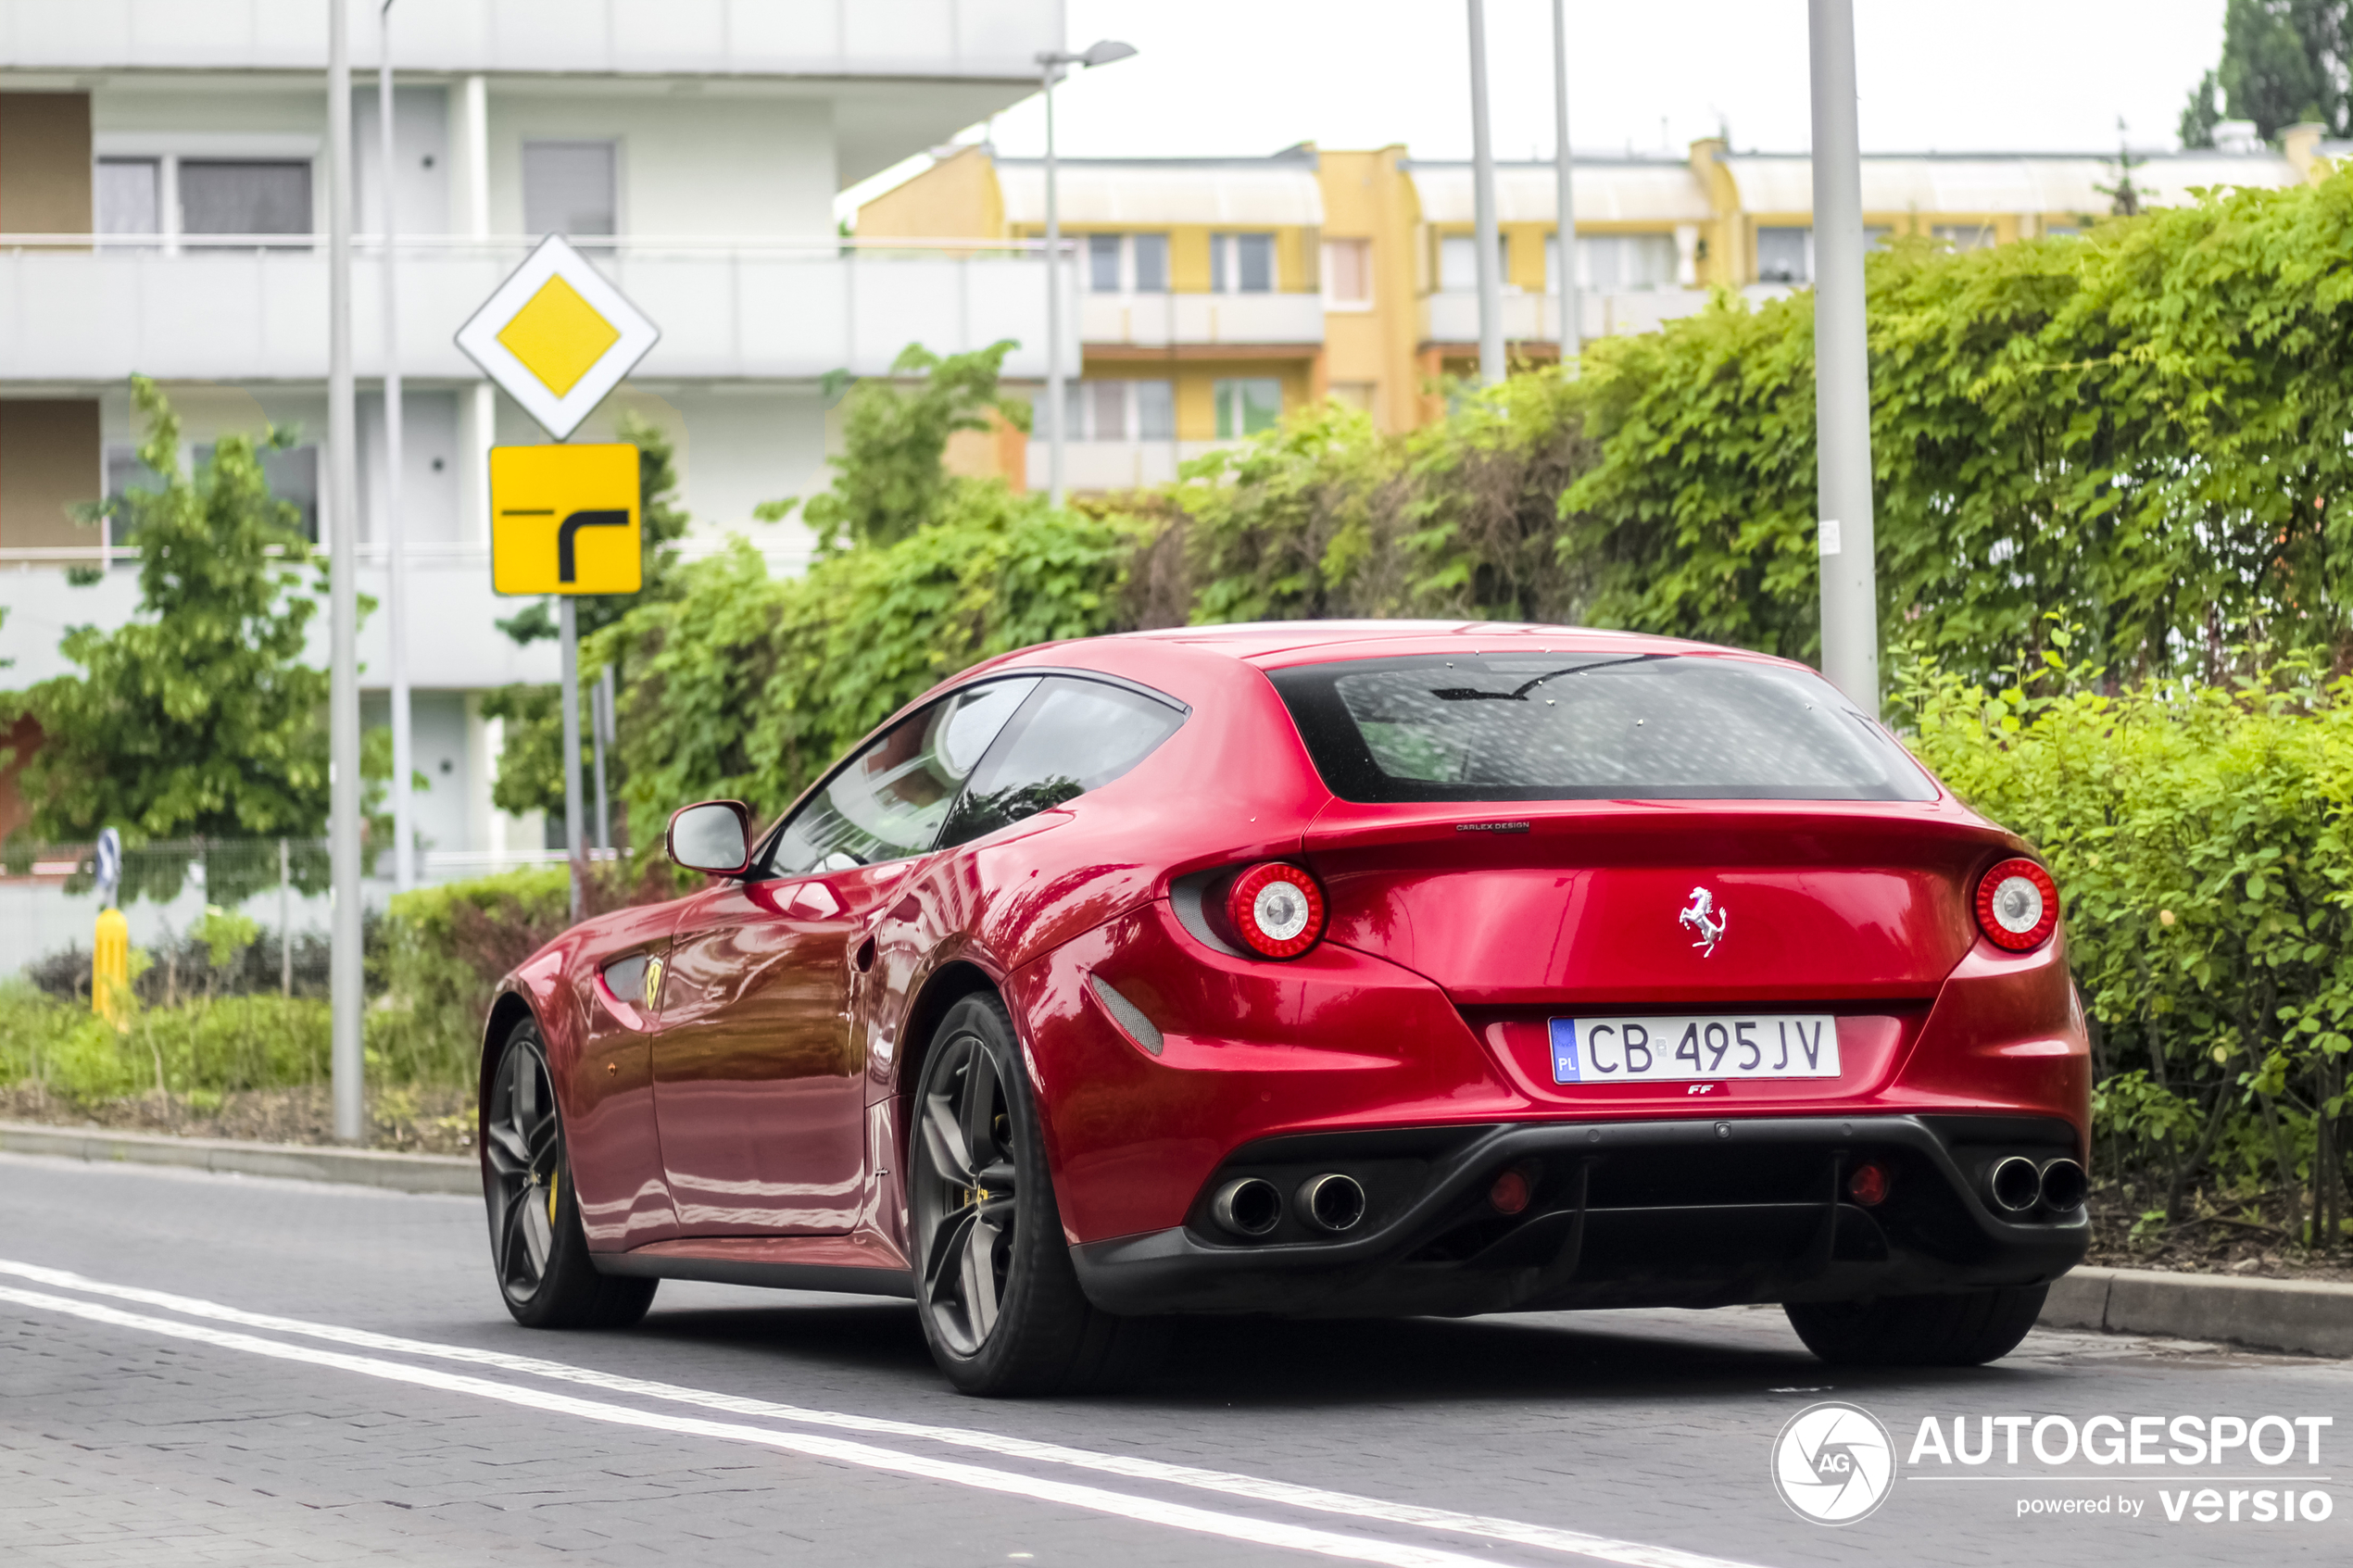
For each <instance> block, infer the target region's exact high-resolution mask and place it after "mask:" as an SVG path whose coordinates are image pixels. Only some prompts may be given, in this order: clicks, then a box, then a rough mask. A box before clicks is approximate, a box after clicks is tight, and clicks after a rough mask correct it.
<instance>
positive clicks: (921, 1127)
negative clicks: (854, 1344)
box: [912, 1035, 1019, 1356]
mask: <svg viewBox="0 0 2353 1568" xmlns="http://www.w3.org/2000/svg"><path fill="white" fill-rule="evenodd" d="M916 1114H917V1117H918V1119H919V1120H918V1125H917V1127H916V1129H915V1165H916V1169H915V1190H914V1193H913V1195H912V1196H913V1198H914V1210H915V1245H916V1256H917V1257H919V1258H920V1259H921V1260H922V1263H923V1283H922V1291H923V1301H924V1307H925V1311H926V1313H927V1315H928V1316H929V1317H930V1319H931V1322H932V1324H933V1326H934V1328H935V1329H936V1330H937V1332H938V1334H939V1336H940V1337H941V1338H942V1339H943V1340H945V1341H946V1342H947V1344H948V1348H950V1349H951V1350H953V1351H954V1352H955V1353H956V1354H958V1355H960V1356H970V1355H973V1354H975V1353H976V1352H977V1351H978V1350H979V1349H980V1348H981V1346H983V1345H984V1344H986V1343H988V1335H989V1331H990V1330H992V1329H994V1328H995V1327H996V1326H997V1318H998V1314H999V1313H1000V1311H1002V1309H1003V1306H1004V1299H1005V1290H1006V1286H1007V1283H1008V1280H1009V1276H1010V1274H1011V1272H1012V1268H1013V1226H1014V1223H1015V1218H1016V1215H1017V1212H1018V1210H1019V1204H1018V1201H1017V1199H1016V1198H1015V1196H1014V1184H1015V1181H1016V1179H1017V1176H1016V1165H1017V1161H1016V1160H1015V1159H1014V1149H1013V1116H1012V1113H1011V1110H1010V1108H1009V1107H1008V1105H1007V1103H1006V1099H1005V1086H1004V1083H1003V1081H1002V1079H1001V1077H1000V1074H999V1070H998V1065H997V1060H996V1058H995V1057H994V1056H993V1055H992V1054H991V1053H990V1051H989V1049H988V1046H987V1044H986V1043H984V1042H983V1041H982V1040H981V1039H980V1038H979V1037H978V1036H976V1035H958V1036H957V1037H956V1038H954V1039H952V1040H950V1041H949V1042H948V1043H947V1045H946V1046H945V1047H942V1048H941V1051H940V1054H939V1055H938V1056H937V1057H936V1058H934V1059H933V1063H932V1068H931V1071H930V1072H928V1073H925V1086H924V1093H923V1097H922V1099H921V1101H920V1103H919V1104H918V1106H917V1108H916Z"/></svg>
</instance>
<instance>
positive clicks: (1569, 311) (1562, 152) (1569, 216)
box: [1553, 0, 1584, 365]
mask: <svg viewBox="0 0 2353 1568" xmlns="http://www.w3.org/2000/svg"><path fill="white" fill-rule="evenodd" d="M1553 163H1554V169H1553V178H1554V181H1555V182H1557V184H1558V185H1559V187H1560V196H1559V207H1560V211H1559V214H1558V225H1559V230H1560V232H1559V236H1558V238H1556V239H1555V240H1554V245H1558V246H1559V247H1560V262H1559V265H1560V270H1561V277H1560V283H1561V287H1560V295H1561V363H1562V364H1564V365H1566V364H1567V363H1568V362H1569V361H1570V360H1571V359H1574V358H1577V356H1578V355H1579V353H1581V352H1582V351H1583V349H1584V344H1583V342H1582V341H1581V338H1582V335H1583V328H1584V323H1583V322H1582V321H1580V320H1578V314H1579V311H1578V296H1577V193H1576V191H1575V190H1574V189H1573V188H1572V182H1571V181H1570V179H1569V161H1568V17H1567V0H1553Z"/></svg>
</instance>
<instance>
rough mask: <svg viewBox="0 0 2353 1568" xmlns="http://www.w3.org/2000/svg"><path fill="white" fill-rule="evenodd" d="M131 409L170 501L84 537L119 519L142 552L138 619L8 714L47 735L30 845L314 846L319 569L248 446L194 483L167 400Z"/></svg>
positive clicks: (319, 754) (321, 697)
mask: <svg viewBox="0 0 2353 1568" xmlns="http://www.w3.org/2000/svg"><path fill="white" fill-rule="evenodd" d="M132 401H133V402H134V404H135V405H136V406H137V408H138V410H139V412H140V413H141V415H143V416H144V417H145V420H146V424H147V438H146V441H145V444H144V445H142V446H141V447H140V449H139V457H140V459H141V460H142V461H143V462H145V464H146V465H147V467H148V468H149V469H151V470H154V472H155V473H157V475H159V476H160V477H161V486H162V487H161V488H160V489H157V490H152V491H147V490H132V491H130V492H128V493H126V494H125V495H120V496H117V497H114V498H112V499H110V500H107V501H106V502H103V503H101V504H99V505H98V506H95V507H93V508H88V511H89V516H88V517H87V518H85V520H84V521H95V519H96V517H97V516H98V515H100V514H102V513H103V514H105V515H107V516H111V517H112V518H114V519H115V520H116V521H117V524H118V528H119V530H120V534H123V535H127V536H128V537H129V538H130V539H131V540H132V543H133V544H134V545H135V546H136V547H137V548H138V551H139V612H138V614H137V616H136V618H134V619H133V620H132V621H130V622H128V623H126V624H125V625H123V626H120V627H119V628H117V629H116V630H114V631H112V632H102V631H100V630H98V629H97V628H96V627H94V626H78V627H75V628H74V629H73V630H72V631H70V632H69V633H66V636H65V638H64V640H63V642H62V643H61V644H60V645H59V646H60V650H61V651H62V652H63V653H64V655H65V657H66V658H67V659H69V660H71V661H72V662H73V663H75V664H77V665H80V666H81V667H82V673H81V674H79V675H59V676H57V677H55V678H54V679H51V680H47V681H44V682H42V683H40V684H37V685H35V686H33V687H32V688H31V690H29V691H26V692H24V693H22V694H20V695H19V696H15V697H13V698H11V699H9V701H8V706H9V713H8V715H7V716H10V717H13V715H14V714H15V713H25V712H29V713H31V715H32V717H33V719H34V720H35V721H37V722H38V723H39V724H40V726H41V731H42V735H43V737H44V738H43V742H42V746H41V749H40V750H39V751H38V752H37V753H36V754H35V755H34V757H33V758H32V759H31V761H30V762H29V763H28V764H27V765H26V767H25V771H24V775H23V782H22V788H23V789H24V792H25V794H26V796H27V797H28V798H29V799H31V801H32V802H33V803H34V804H33V810H32V819H31V832H32V834H34V836H36V837H40V838H47V839H50V840H52V841H56V840H81V839H86V838H89V837H91V836H92V835H94V834H96V833H97V831H98V829H100V828H101V827H105V826H108V825H112V826H114V827H117V828H119V829H120V830H121V832H122V834H123V836H124V838H125V839H126V840H127V841H128V842H131V843H133V844H136V843H139V842H141V841H143V840H145V839H150V838H170V837H259V836H272V837H274V836H278V835H281V834H283V835H287V836H293V837H305V838H308V837H314V836H316V835H318V834H320V833H321V830H322V829H323V827H324V825H325V822H326V816H327V734H326V731H325V728H324V726H323V725H322V723H321V716H322V714H323V712H324V709H325V707H326V702H327V675H326V672H325V671H321V670H314V669H312V668H310V667H309V666H308V665H306V664H304V663H303V662H302V654H303V644H304V634H305V632H306V629H307V628H308V625H309V623H310V618H311V617H312V615H313V614H315V613H316V612H317V609H318V605H317V602H316V600H315V599H314V598H313V597H312V596H310V595H309V594H308V593H306V592H305V591H304V589H303V587H302V585H301V581H300V579H301V576H302V569H303V567H304V566H306V565H307V564H308V563H310V562H311V560H312V556H311V553H310V548H309V546H308V544H307V543H306V542H305V541H304V539H303V537H302V534H301V532H300V530H299V522H298V519H297V516H296V512H295V508H293V507H292V506H290V505H288V504H286V503H285V502H283V501H278V500H275V499H273V498H272V497H271V494H270V486H269V482H268V480H267V479H266V478H265V477H264V476H263V474H262V469H261V460H260V457H259V453H258V446H257V444H256V441H255V439H254V438H253V437H251V436H245V435H229V436H223V437H222V438H221V440H220V443H219V444H218V445H216V446H215V448H214V450H213V456H212V460H211V461H210V462H209V463H208V464H207V465H206V466H205V468H204V470H202V471H201V472H199V473H198V474H197V475H196V476H195V478H194V479H193V480H192V479H190V478H188V477H187V476H185V475H183V474H182V472H181V470H180V461H179V450H180V421H179V420H178V418H177V417H176V416H175V415H174V414H173V413H172V411H171V408H170V405H169V404H168V403H167V402H166V401H165V399H164V396H163V394H162V393H161V392H160V391H159V390H157V387H156V384H155V383H153V382H151V381H149V380H147V379H146V378H145V377H143V376H142V377H133V378H132ZM263 439H264V440H265V441H266V442H267V443H269V444H271V445H286V444H289V443H290V442H291V440H292V436H291V434H290V433H284V432H274V431H273V432H271V433H270V434H269V435H267V436H266V437H264V438H263ZM323 586H324V584H323V582H322V583H321V590H322V591H323Z"/></svg>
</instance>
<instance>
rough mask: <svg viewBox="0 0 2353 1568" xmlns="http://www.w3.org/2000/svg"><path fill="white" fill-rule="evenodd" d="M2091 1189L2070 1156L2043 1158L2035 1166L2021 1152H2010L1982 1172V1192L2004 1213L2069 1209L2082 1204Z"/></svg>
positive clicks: (2086, 1178) (2063, 1212) (2065, 1211)
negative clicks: (1983, 1177) (2039, 1164)
mask: <svg viewBox="0 0 2353 1568" xmlns="http://www.w3.org/2000/svg"><path fill="white" fill-rule="evenodd" d="M2090 1191H2091V1180H2090V1178H2089V1177H2087V1176H2086V1175H2085V1174H2084V1173H2083V1167H2082V1166H2081V1165H2079V1164H2077V1163H2076V1162H2075V1161H2074V1160H2046V1161H2045V1162H2044V1163H2043V1164H2042V1165H2041V1166H2040V1167H2039V1168H2038V1167H2037V1166H2036V1165H2035V1163H2034V1161H2032V1160H2029V1159H2027V1158H2026V1157H2025V1156H2024V1155H2020V1154H2013V1155H2010V1156H2009V1157H2008V1158H2007V1159H2004V1160H1995V1161H1994V1168H1993V1169H1992V1170H1991V1171H1988V1172H1987V1173H1985V1196H1986V1198H1987V1199H1988V1200H1989V1201H1990V1202H1992V1204H1993V1205H1994V1208H1995V1209H1997V1210H2000V1211H2001V1212H2003V1213H2005V1214H2017V1215H2024V1214H2031V1213H2032V1212H2033V1211H2034V1210H2036V1209H2038V1208H2041V1209H2048V1210H2051V1211H2053V1212H2054V1213H2059V1214H2065V1213H2070V1212H2071V1211H2073V1210H2076V1209H2079V1208H2081V1207H2082V1204H2083V1199H2084V1198H2085V1197H2086V1196H2087V1195H2088V1194H2089V1193H2090Z"/></svg>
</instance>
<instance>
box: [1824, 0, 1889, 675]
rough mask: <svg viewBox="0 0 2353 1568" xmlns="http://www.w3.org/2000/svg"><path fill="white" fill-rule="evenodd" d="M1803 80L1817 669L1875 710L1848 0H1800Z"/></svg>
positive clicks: (1857, 167)
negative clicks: (1806, 63) (1810, 256)
mask: <svg viewBox="0 0 2353 1568" xmlns="http://www.w3.org/2000/svg"><path fill="white" fill-rule="evenodd" d="M1806 9H1807V18H1806V19H1807V23H1808V27H1807V35H1808V39H1807V41H1808V44H1809V45H1810V51H1809V52H1810V56H1811V64H1812V68H1813V70H1812V74H1813V83H1814V426H1815V432H1816V437H1815V441H1816V462H1817V464H1818V477H1817V480H1816V483H1817V486H1818V496H1819V509H1818V511H1817V513H1816V517H1817V520H1818V523H1819V525H1820V526H1819V533H1818V534H1817V538H1816V546H1817V549H1818V552H1819V558H1820V561H1821V572H1822V673H1823V674H1825V675H1828V676H1829V677H1830V678H1831V683H1832V684H1834V685H1836V686H1837V687H1838V689H1839V690H1840V691H1843V692H1844V693H1845V694H1846V696H1847V700H1848V701H1850V702H1852V703H1854V704H1855V706H1856V707H1857V708H1859V709H1862V710H1863V711H1864V712H1866V713H1868V714H1869V715H1871V716H1872V717H1873V718H1877V717H1878V715H1879V584H1878V581H1877V558H1876V555H1875V554H1874V546H1873V542H1872V541H1873V533H1874V530H1873V526H1872V508H1871V370H1870V355H1869V340H1868V336H1867V329H1866V326H1865V322H1864V319H1863V172H1862V168H1863V163H1862V155H1861V152H1860V150H1859V146H1858V134H1857V132H1856V123H1855V97H1856V86H1855V0H1809V4H1808V6H1807V7H1806Z"/></svg>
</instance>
